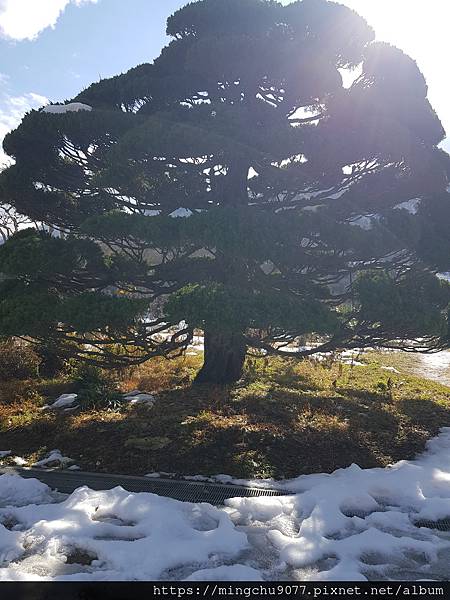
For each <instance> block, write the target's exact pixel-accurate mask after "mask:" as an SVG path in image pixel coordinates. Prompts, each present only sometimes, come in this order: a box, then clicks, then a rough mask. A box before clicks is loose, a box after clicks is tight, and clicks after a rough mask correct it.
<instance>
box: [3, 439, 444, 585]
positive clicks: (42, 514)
mask: <svg viewBox="0 0 450 600" xmlns="http://www.w3.org/2000/svg"><path fill="white" fill-rule="evenodd" d="M195 479H199V478H198V477H195ZM217 479H220V480H222V481H223V482H225V483H230V482H233V483H238V482H239V483H242V482H243V480H233V479H232V478H231V477H229V476H226V475H222V476H217V477H216V480H217ZM246 483H247V484H249V483H250V484H256V483H258V484H259V485H261V484H264V485H267V484H269V483H270V484H271V485H272V487H275V488H279V489H284V490H289V493H288V494H287V495H284V496H265V497H263V496H260V497H250V498H232V499H229V500H227V501H226V506H225V507H222V508H216V507H213V506H211V505H210V504H207V503H200V504H192V503H188V502H184V503H183V502H179V501H176V500H172V499H169V498H163V497H159V496H157V495H154V494H148V493H139V494H137V493H130V492H127V491H125V490H124V489H122V488H115V489H113V490H108V491H93V490H90V489H88V488H87V487H82V488H79V489H78V490H76V491H75V492H74V493H73V494H71V495H70V496H69V497H67V498H66V499H65V500H64V501H62V502H60V503H56V504H55V502H54V496H52V492H51V491H50V490H49V488H47V486H45V485H43V484H41V483H39V482H37V481H36V480H30V479H27V480H25V479H21V478H20V477H18V476H14V475H8V476H6V475H3V476H2V477H0V506H2V507H3V508H0V523H2V524H0V566H1V568H0V579H3V580H14V579H54V580H65V579H66V580H67V579H97V580H109V579H119V580H120V579H122V580H125V579H164V580H181V579H189V580H194V581H195V580H200V579H203V580H208V579H213V580H217V579H219V580H220V579H222V580H227V579H228V580H239V579H247V580H249V579H253V580H257V579H258V578H262V579H266V580H280V579H281V580H283V579H284V580H308V579H309V580H363V579H366V578H368V579H371V580H379V579H394V580H395V579H398V580H412V579H448V578H449V576H450V566H449V565H450V560H449V559H450V534H449V533H442V532H438V531H437V530H432V529H427V528H424V527H417V525H416V522H417V521H419V520H431V521H436V520H439V519H443V518H448V517H450V428H443V429H442V430H441V433H440V435H439V436H438V437H436V438H434V439H432V440H431V441H429V442H428V444H427V449H426V451H425V452H424V453H423V454H422V455H421V456H419V457H418V458H417V459H415V460H413V461H405V460H404V461H400V462H398V463H396V464H394V465H391V466H389V467H387V468H385V469H382V468H375V469H360V468H359V467H358V466H357V465H355V464H353V465H351V466H350V467H348V468H346V469H338V470H337V471H335V472H334V473H331V474H323V473H320V474H314V475H303V476H300V477H298V478H295V479H291V480H285V481H279V482H270V480H266V481H265V482H261V481H260V482H252V481H246Z"/></svg>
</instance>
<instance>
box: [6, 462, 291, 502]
mask: <svg viewBox="0 0 450 600" xmlns="http://www.w3.org/2000/svg"><path fill="white" fill-rule="evenodd" d="M4 473H12V474H16V475H20V476H21V477H34V478H36V479H39V480H40V481H42V483H45V484H47V485H48V486H49V487H51V488H52V489H55V490H58V491H59V492H63V493H67V494H70V493H71V492H73V491H74V490H76V489H77V488H79V487H81V486H83V485H87V486H88V487H90V488H91V489H93V490H110V489H112V488H114V487H117V486H121V487H123V488H124V489H126V490H128V491H129V492H148V493H151V494H158V495H159V496H166V497H168V498H173V499H175V500H181V501H183V502H209V503H210V504H215V505H221V504H223V503H224V501H225V500H226V499H227V498H235V497H238V496H239V497H255V496H284V495H287V494H289V493H292V492H287V491H281V490H272V489H267V488H253V487H246V486H240V485H224V484H221V483H204V482H198V481H186V480H177V479H163V478H158V479H150V478H148V477H133V476H131V475H107V474H104V473H89V472H85V471H67V470H59V469H58V470H54V469H32V468H18V467H4V468H1V469H0V474H4Z"/></svg>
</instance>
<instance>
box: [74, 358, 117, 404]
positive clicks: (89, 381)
mask: <svg viewBox="0 0 450 600" xmlns="http://www.w3.org/2000/svg"><path fill="white" fill-rule="evenodd" d="M74 383H75V385H76V389H77V393H78V400H79V403H80V406H81V407H82V408H83V409H85V410H92V409H96V410H98V409H110V410H117V409H119V408H120V407H121V406H122V404H123V398H122V395H121V394H120V392H119V391H118V389H117V384H116V382H115V381H113V380H112V379H111V378H110V377H108V376H107V375H105V374H104V372H103V371H102V370H101V369H99V368H97V367H93V366H91V365H81V366H80V367H79V368H78V370H77V373H76V377H75V380H74Z"/></svg>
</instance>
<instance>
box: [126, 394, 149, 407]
mask: <svg viewBox="0 0 450 600" xmlns="http://www.w3.org/2000/svg"><path fill="white" fill-rule="evenodd" d="M124 400H126V401H127V402H129V403H130V404H151V405H153V404H154V403H155V402H156V398H155V396H153V395H152V394H134V395H132V396H130V395H128V396H125V398H124Z"/></svg>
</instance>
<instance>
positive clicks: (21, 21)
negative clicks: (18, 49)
mask: <svg viewBox="0 0 450 600" xmlns="http://www.w3.org/2000/svg"><path fill="white" fill-rule="evenodd" d="M88 2H94V3H95V2H97V0H0V37H4V38H7V39H11V40H18V41H21V40H32V39H34V38H36V37H37V36H38V35H39V34H40V33H41V32H42V31H43V30H44V29H46V28H47V27H54V26H55V25H56V22H57V20H58V19H59V17H60V15H61V14H62V12H63V11H64V9H65V8H66V6H67V5H68V4H70V3H73V4H76V5H77V6H80V5H81V4H86V3H88Z"/></svg>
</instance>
